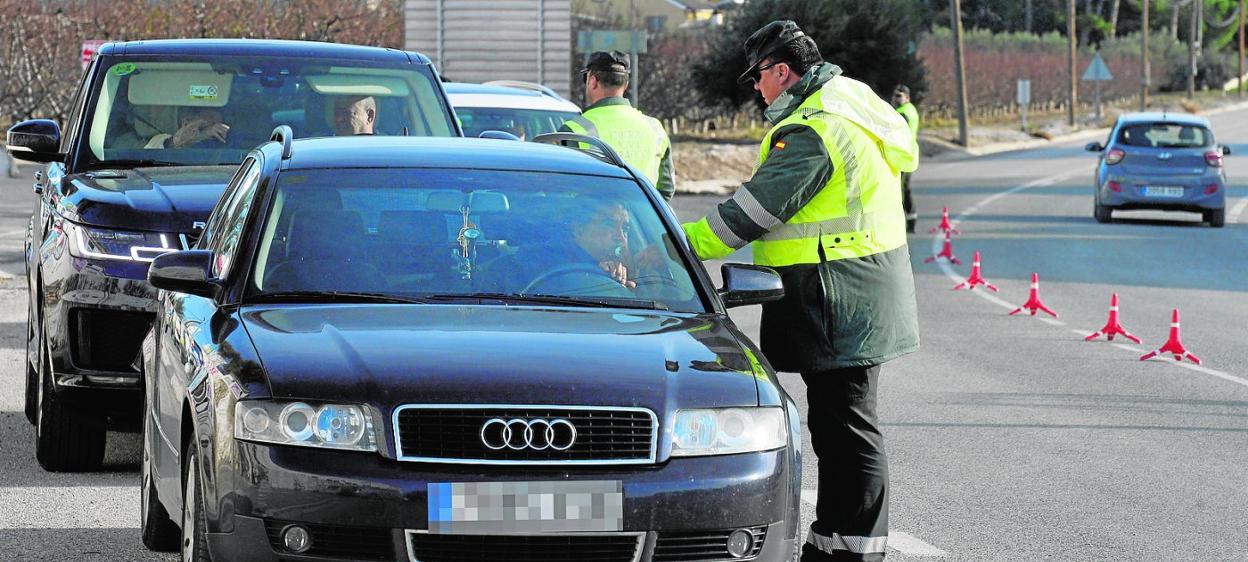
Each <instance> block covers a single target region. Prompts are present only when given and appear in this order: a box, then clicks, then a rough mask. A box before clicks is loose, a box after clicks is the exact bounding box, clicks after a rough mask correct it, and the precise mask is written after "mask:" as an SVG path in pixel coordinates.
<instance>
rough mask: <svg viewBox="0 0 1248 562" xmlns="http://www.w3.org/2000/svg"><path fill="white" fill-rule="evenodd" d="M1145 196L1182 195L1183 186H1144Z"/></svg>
mask: <svg viewBox="0 0 1248 562" xmlns="http://www.w3.org/2000/svg"><path fill="white" fill-rule="evenodd" d="M1144 196H1145V197H1182V196H1183V188H1181V187H1173V186H1168V185H1165V186H1157V185H1151V186H1148V187H1145V188H1144Z"/></svg>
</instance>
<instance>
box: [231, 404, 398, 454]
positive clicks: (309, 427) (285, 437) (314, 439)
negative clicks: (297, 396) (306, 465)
mask: <svg viewBox="0 0 1248 562" xmlns="http://www.w3.org/2000/svg"><path fill="white" fill-rule="evenodd" d="M374 419H375V416H374V415H373V412H372V409H371V408H369V407H367V406H360V405H355V404H310V403H308V402H286V401H273V400H244V401H241V402H239V403H238V405H237V406H236V407H235V410H234V438H235V439H242V440H245V441H259V442H263V443H273V444H276V445H298V446H301V447H321V448H326V449H346V450H351V451H376V450H377V443H378V439H377V431H376V427H377V424H376V423H374Z"/></svg>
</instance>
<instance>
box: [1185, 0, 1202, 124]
mask: <svg viewBox="0 0 1248 562" xmlns="http://www.w3.org/2000/svg"><path fill="white" fill-rule="evenodd" d="M1191 5H1192V13H1191V22H1190V23H1191V25H1190V26H1188V34H1187V99H1189V100H1190V99H1192V98H1195V97H1196V48H1197V47H1196V41H1197V40H1198V39H1197V38H1196V34H1197V30H1199V29H1200V0H1192V2H1191Z"/></svg>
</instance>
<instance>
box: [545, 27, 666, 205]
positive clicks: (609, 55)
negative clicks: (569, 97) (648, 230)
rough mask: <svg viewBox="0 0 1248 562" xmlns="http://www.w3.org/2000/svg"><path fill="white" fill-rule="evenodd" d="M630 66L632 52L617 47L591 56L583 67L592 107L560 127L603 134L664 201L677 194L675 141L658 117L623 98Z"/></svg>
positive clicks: (581, 132) (566, 129) (569, 131)
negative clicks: (673, 159)
mask: <svg viewBox="0 0 1248 562" xmlns="http://www.w3.org/2000/svg"><path fill="white" fill-rule="evenodd" d="M628 66H629V60H628V55H626V54H624V53H621V52H619V51H610V52H607V51H598V52H595V53H593V54H591V55H589V62H588V63H586V64H585V68H584V69H583V70H581V74H584V75H585V102H586V103H587V104H589V107H586V108H585V111H584V113H582V114H581V115H578V116H576V117H573V118H572V119H570V120H568V121H565V122H564V123H563V127H561V128H560V129H559V130H560V131H563V132H568V133H577V134H582V135H589V136H591V137H598V138H600V139H602V140H603V141H605V142H606V143H607V144H608V145H610V146H611V148H612V149H614V150H615V152H616V153H618V154H619V155H620V158H623V159H624V161H625V162H628V164H629V165H631V166H632V167H634V168H636V169H637V171H638V172H641V174H642V175H643V176H645V177H646V178H648V179H649V180H650V183H652V184H654V187H655V188H656V189H658V190H659V195H662V196H663V199H664V200H665V201H670V200H671V199H672V195H674V194H675V193H676V170H675V166H674V165H673V164H672V143H671V141H670V140H668V138H667V132H665V131H664V130H663V125H662V124H660V123H659V121H658V119H655V118H653V117H650V116H647V115H646V114H644V113H642V112H640V111H638V110H636V109H634V108H633V106H632V104H631V103H629V101H628V98H625V97H624V91H625V90H627V89H628Z"/></svg>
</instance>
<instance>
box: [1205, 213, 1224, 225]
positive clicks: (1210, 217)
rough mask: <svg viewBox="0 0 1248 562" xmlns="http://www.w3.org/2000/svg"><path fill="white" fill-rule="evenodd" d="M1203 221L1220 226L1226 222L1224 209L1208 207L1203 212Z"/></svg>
mask: <svg viewBox="0 0 1248 562" xmlns="http://www.w3.org/2000/svg"><path fill="white" fill-rule="evenodd" d="M1204 215H1205V217H1204V218H1205V222H1207V223H1209V226H1212V227H1214V228H1222V226H1223V225H1225V224H1226V209H1210V210H1208V211H1205V212H1204Z"/></svg>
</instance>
